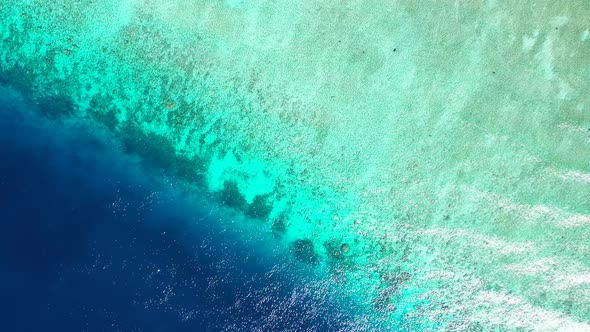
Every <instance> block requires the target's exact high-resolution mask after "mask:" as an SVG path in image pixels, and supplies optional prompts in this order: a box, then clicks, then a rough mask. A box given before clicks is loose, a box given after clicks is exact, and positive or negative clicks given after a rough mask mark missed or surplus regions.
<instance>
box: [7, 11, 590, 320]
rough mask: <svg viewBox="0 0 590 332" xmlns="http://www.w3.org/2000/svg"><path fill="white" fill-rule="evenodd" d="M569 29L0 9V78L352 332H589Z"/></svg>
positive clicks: (531, 16)
mask: <svg viewBox="0 0 590 332" xmlns="http://www.w3.org/2000/svg"><path fill="white" fill-rule="evenodd" d="M587 17H590V6H589V5H588V3H586V2H584V1H567V2H566V1H534V2H533V1H502V2H500V1H491V0H490V1H478V2H473V1H471V2H461V3H460V2H457V1H454V2H452V1H423V2H415V1H403V0H402V1H393V2H392V1H379V0H371V1H368V2H367V1H346V2H345V3H342V2H340V1H338V2H331V1H327V2H326V1H322V2H314V1H306V0H302V1H291V2H289V3H283V4H281V5H278V4H274V3H273V4H271V3H268V2H265V1H251V2H242V1H222V2H214V1H208V0H199V1H183V0H178V1H176V0H175V1H166V2H164V1H143V0H129V1H103V2H91V1H82V2H75V1H62V2H49V3H44V4H42V5H41V4H38V3H35V2H33V1H9V0H5V1H3V2H2V3H1V4H0V19H1V22H3V24H2V25H0V40H1V41H2V49H1V50H2V52H1V53H0V65H1V67H0V68H1V72H0V81H2V82H4V83H5V84H8V85H10V86H12V87H13V88H15V89H17V90H19V91H20V92H21V93H23V94H25V95H27V96H28V98H30V99H32V100H34V101H36V102H38V103H40V104H42V105H52V107H47V108H44V109H40V110H39V113H41V114H42V116H44V117H47V118H49V119H54V120H55V121H66V120H67V119H69V120H67V121H72V122H75V123H76V122H83V123H84V124H85V125H88V126H89V127H102V128H106V130H107V131H108V132H109V133H110V135H112V136H113V139H115V140H117V141H119V142H120V146H121V150H122V151H123V152H125V153H131V154H134V155H137V156H138V158H139V160H140V161H139V162H140V163H141V164H142V165H144V167H146V168H148V169H150V171H151V172H155V173H157V174H163V175H164V176H166V177H168V178H170V179H176V180H178V181H182V182H183V183H186V185H187V186H189V187H190V188H191V189H187V190H188V191H189V192H190V191H191V190H196V191H197V192H200V193H202V197H203V199H204V200H206V201H207V202H209V203H207V204H211V205H212V206H216V204H217V205H218V206H224V208H225V209H227V211H226V213H229V214H233V215H234V219H235V223H232V224H231V225H232V227H231V228H232V229H234V230H235V232H236V233H237V234H238V235H240V239H239V240H238V242H241V241H246V242H247V241H249V240H248V239H250V238H251V237H252V236H253V235H255V234H259V235H260V236H262V234H265V235H264V236H268V237H269V239H270V238H273V240H272V241H266V242H265V245H263V246H261V248H263V249H262V250H261V252H262V253H264V252H266V251H269V252H281V253H283V254H285V255H287V256H289V257H291V259H294V260H296V261H298V262H300V263H301V264H302V265H303V266H306V268H308V269H309V271H312V272H310V273H312V274H313V275H314V276H316V277H317V278H318V280H322V281H323V285H324V286H325V287H324V288H325V289H327V288H329V289H330V291H329V293H330V294H332V295H333V296H335V297H336V298H338V301H341V300H342V299H348V300H350V301H351V302H350V303H354V305H353V308H354V309H353V311H355V312H357V313H358V314H359V315H360V316H361V317H364V318H358V317H357V318H355V319H356V321H364V320H366V321H367V322H369V323H367V324H369V325H367V326H369V327H371V328H372V329H379V328H380V329H385V330H391V329H410V330H427V329H443V330H465V329H467V330H518V329H524V330H558V329H565V330H568V329H569V330H590V325H588V324H589V321H590V302H589V301H588V299H590V277H589V276H590V247H589V246H588V240H587V239H588V237H589V236H590V200H589V199H588V197H590V180H589V178H590V176H589V174H590V164H589V161H590V131H589V130H588V129H589V128H590V117H589V114H590V113H589V112H588V107H589V105H590V99H589V98H590V93H588V92H590V81H589V80H588V79H587V77H590V66H589V65H588V64H589V62H588V59H589V58H590V27H589V26H588V24H589V23H588V20H587ZM190 199H191V198H189V200H190ZM224 211H225V210H224ZM225 219H227V218H221V220H216V222H215V224H217V223H223V220H225ZM189 228H190V227H189ZM257 236H258V235H257ZM344 248H346V249H344ZM261 256H264V255H261ZM301 275H305V273H304V274H301ZM351 305H352V304H351ZM371 324H373V325H371Z"/></svg>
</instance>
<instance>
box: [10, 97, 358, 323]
mask: <svg viewBox="0 0 590 332" xmlns="http://www.w3.org/2000/svg"><path fill="white" fill-rule="evenodd" d="M10 94H11V93H9V90H6V89H2V88H0V156H1V157H0V227H1V228H0V294H1V300H0V317H1V322H0V330H2V331H47V330H50V331H221V330H232V331H254V330H260V331H286V330H301V331H307V330H320V331H328V330H339V329H343V328H345V327H346V326H349V325H348V324H349V323H350V321H352V320H354V318H353V317H352V315H351V314H347V313H345V311H344V310H340V309H339V308H340V307H339V305H337V304H336V303H335V302H334V301H330V300H320V299H318V298H320V297H321V296H320V295H318V294H316V293H317V289H312V288H308V287H306V286H305V282H308V281H309V280H308V279H306V277H305V273H306V271H307V270H306V268H305V267H300V266H299V265H297V264H296V263H295V264H291V263H288V264H287V263H277V260H283V258H282V257H281V256H280V254H274V256H273V257H269V258H261V257H260V255H257V254H256V248H255V247H256V246H260V245H267V246H269V247H272V246H273V243H270V242H269V243H265V242H261V241H266V240H264V239H258V240H253V241H251V243H244V242H240V241H236V240H235V239H234V238H233V237H232V236H231V234H227V232H222V230H223V229H222V228H220V226H219V225H220V222H219V216H218V215H214V214H213V215H211V214H210V213H208V212H207V211H208V208H206V207H199V206H193V205H194V204H192V202H191V201H189V200H188V199H187V198H186V197H187V196H186V195H183V193H182V190H181V189H179V188H180V187H179V186H177V185H175V184H174V183H173V182H172V181H169V180H166V179H162V178H160V175H159V174H157V172H153V171H149V170H146V169H145V168H143V167H142V164H141V163H139V162H137V158H135V157H133V156H129V155H125V154H123V153H122V152H121V151H122V149H119V148H118V145H117V143H116V141H114V139H113V138H112V137H110V136H108V135H107V134H106V133H105V132H103V131H101V130H97V129H96V128H93V127H92V126H86V125H84V124H80V123H78V124H75V123H74V124H67V123H65V122H63V121H61V120H59V119H53V120H49V119H46V118H43V117H40V116H38V115H36V114H38V112H31V111H30V110H31V109H35V108H36V109H37V110H38V109H39V108H43V107H51V106H48V105H32V104H31V103H26V102H24V101H23V100H22V99H19V98H20V97H18V96H16V97H15V96H11V95H10ZM48 113H51V112H48ZM54 113H55V112H54ZM257 241H258V242H257ZM270 256H272V255H270ZM272 271H274V272H272ZM347 329H348V328H347Z"/></svg>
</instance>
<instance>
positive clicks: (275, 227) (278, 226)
mask: <svg viewBox="0 0 590 332" xmlns="http://www.w3.org/2000/svg"><path fill="white" fill-rule="evenodd" d="M271 227H272V233H273V235H275V236H276V237H279V236H281V235H283V234H285V232H286V231H287V225H286V224H285V220H284V219H283V218H276V219H275V220H273V221H272V226H271Z"/></svg>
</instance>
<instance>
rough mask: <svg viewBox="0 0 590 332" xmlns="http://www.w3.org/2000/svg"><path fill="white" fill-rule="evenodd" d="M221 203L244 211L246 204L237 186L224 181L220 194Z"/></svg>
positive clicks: (231, 182)
mask: <svg viewBox="0 0 590 332" xmlns="http://www.w3.org/2000/svg"><path fill="white" fill-rule="evenodd" d="M220 199H221V202H222V203H223V204H225V205H227V206H229V207H231V208H234V209H239V210H244V209H245V208H246V206H247V205H248V203H247V202H246V199H245V198H244V196H242V194H241V193H240V189H239V188H238V185H237V184H236V183H235V182H233V181H225V183H224V184H223V190H222V191H221V193H220Z"/></svg>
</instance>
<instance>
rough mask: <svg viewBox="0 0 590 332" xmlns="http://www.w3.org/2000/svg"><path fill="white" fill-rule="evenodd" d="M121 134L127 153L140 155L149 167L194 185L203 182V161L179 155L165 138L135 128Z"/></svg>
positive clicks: (132, 127) (125, 129) (122, 131)
mask: <svg viewBox="0 0 590 332" xmlns="http://www.w3.org/2000/svg"><path fill="white" fill-rule="evenodd" d="M120 133H121V134H122V141H123V147H124V148H125V151H126V152H127V153H135V154H138V155H139V156H140V157H141V159H142V161H144V162H146V163H147V164H148V166H151V167H152V168H155V169H159V170H162V171H164V173H165V174H166V175H169V176H177V177H179V178H181V179H183V180H185V181H189V182H192V183H197V182H200V181H202V180H203V173H204V169H205V168H204V166H203V163H202V161H201V160H199V159H198V158H195V159H189V158H187V157H184V156H181V155H178V154H177V153H176V151H175V149H174V147H173V146H172V144H171V143H170V141H169V140H168V139H167V138H165V137H164V136H161V135H157V134H152V133H150V134H146V133H143V132H142V131H141V130H140V129H139V128H137V127H135V126H126V127H125V128H124V129H123V130H121V132H120Z"/></svg>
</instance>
